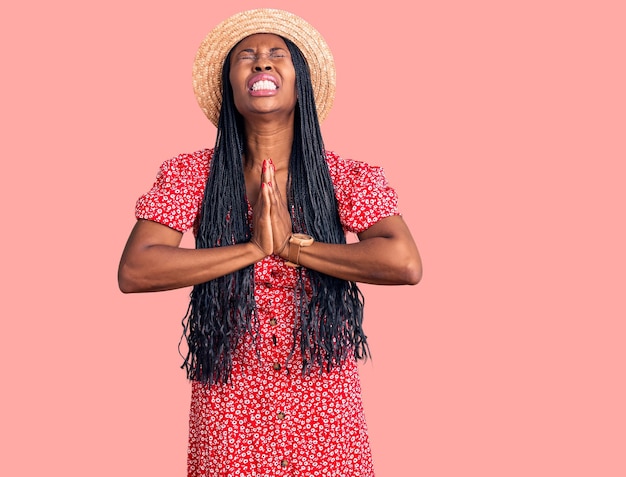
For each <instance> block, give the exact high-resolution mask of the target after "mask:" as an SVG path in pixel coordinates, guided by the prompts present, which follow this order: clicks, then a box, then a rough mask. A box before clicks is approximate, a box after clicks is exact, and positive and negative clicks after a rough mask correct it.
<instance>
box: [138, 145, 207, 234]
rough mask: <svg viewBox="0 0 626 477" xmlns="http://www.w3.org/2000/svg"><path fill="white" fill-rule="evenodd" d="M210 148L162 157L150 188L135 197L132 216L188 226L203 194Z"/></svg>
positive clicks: (181, 228)
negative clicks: (135, 202) (169, 157)
mask: <svg viewBox="0 0 626 477" xmlns="http://www.w3.org/2000/svg"><path fill="white" fill-rule="evenodd" d="M211 152H212V151H210V150H204V151H198V152H195V153H193V154H181V155H179V156H177V157H174V158H172V159H169V160H167V161H165V162H164V163H163V164H162V165H161V168H160V169H159V172H158V174H157V177H156V181H155V182H154V185H153V186H152V188H151V189H150V190H149V191H148V192H147V193H146V194H144V195H142V196H141V197H140V198H139V199H138V200H137V204H136V206H135V217H137V219H145V220H151V221H153V222H158V223H160V224H163V225H166V226H168V227H170V228H172V229H174V230H178V231H179V232H186V231H187V230H189V229H191V228H192V227H193V226H194V224H195V221H196V218H197V216H198V210H199V209H200V204H201V203H202V199H203V196H204V188H205V185H206V179H207V175H208V167H209V160H210V157H211Z"/></svg>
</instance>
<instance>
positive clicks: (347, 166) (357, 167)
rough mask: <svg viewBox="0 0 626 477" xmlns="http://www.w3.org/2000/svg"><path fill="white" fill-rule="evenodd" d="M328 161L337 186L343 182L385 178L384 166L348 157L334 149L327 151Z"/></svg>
mask: <svg viewBox="0 0 626 477" xmlns="http://www.w3.org/2000/svg"><path fill="white" fill-rule="evenodd" d="M326 163H327V164H328V169H329V171H330V176H331V178H332V180H333V183H334V184H335V187H339V186H341V184H342V183H343V182H346V181H347V182H349V183H350V182H351V183H354V181H355V180H357V179H359V180H360V181H372V180H373V181H376V180H380V179H381V178H382V179H383V180H384V170H383V168H382V167H378V166H374V165H370V164H368V163H367V162H364V161H359V160H356V159H347V158H345V157H342V156H340V155H339V154H337V153H336V152H334V151H326Z"/></svg>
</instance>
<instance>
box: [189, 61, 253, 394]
mask: <svg viewBox="0 0 626 477" xmlns="http://www.w3.org/2000/svg"><path fill="white" fill-rule="evenodd" d="M229 59H230V56H229V57H228V58H227V59H226V62H225V64H224V69H223V72H222V83H223V85H224V98H225V100H224V101H223V104H224V106H223V107H222V110H221V113H220V118H219V124H218V134H217V139H216V143H215V150H214V153H213V157H212V159H211V164H210V172H209V176H208V178H207V185H206V188H205V191H204V199H203V201H202V206H201V210H200V217H199V227H198V232H197V236H196V248H212V247H220V246H228V245H234V244H237V243H244V242H248V241H249V240H250V237H251V232H250V226H249V224H248V208H247V201H246V188H245V182H244V180H243V164H242V160H241V158H242V153H243V133H242V130H243V128H242V127H241V123H240V120H239V118H238V113H237V112H236V110H235V107H234V102H233V100H232V88H231V86H230V81H229V80H228V75H229V71H230V61H229ZM228 98H230V99H228ZM256 316H257V314H256V307H255V302H254V266H253V265H250V266H248V267H245V268H243V269H241V270H238V271H236V272H233V273H230V274H228V275H224V276H222V277H218V278H216V279H214V280H211V281H209V282H205V283H201V284H199V285H196V286H194V287H193V290H192V292H191V300H190V304H189V309H188V310H187V315H186V316H185V319H184V320H183V328H184V331H183V335H184V336H186V338H187V343H188V353H187V356H186V358H185V361H184V363H183V367H184V368H185V369H186V370H187V377H188V378H189V379H193V380H197V381H202V382H204V383H209V384H215V383H224V382H227V381H228V378H229V377H230V372H231V370H232V354H233V352H234V350H235V349H236V348H237V344H238V343H239V340H240V339H241V338H242V337H243V335H244V334H245V333H248V332H254V331H256V326H257V322H256Z"/></svg>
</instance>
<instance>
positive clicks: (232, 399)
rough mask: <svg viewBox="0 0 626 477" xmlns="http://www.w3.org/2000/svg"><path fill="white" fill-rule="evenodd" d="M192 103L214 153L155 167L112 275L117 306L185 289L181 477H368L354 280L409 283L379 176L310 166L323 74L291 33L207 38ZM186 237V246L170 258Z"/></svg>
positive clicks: (298, 22) (390, 197) (406, 255)
mask: <svg viewBox="0 0 626 477" xmlns="http://www.w3.org/2000/svg"><path fill="white" fill-rule="evenodd" d="M194 88H195V93H196V96H197V98H198V101H199V103H200V106H201V107H202V109H203V110H204V112H205V114H206V115H207V117H208V118H209V119H210V120H211V121H212V122H213V123H214V124H216V126H217V128H218V135H217V140H216V144H215V148H214V149H206V150H202V151H198V152H196V153H193V154H182V155H180V156H178V157H176V158H173V159H171V160H169V161H166V162H165V163H164V164H163V166H162V167H161V170H160V172H159V175H158V177H157V181H156V182H155V185H154V187H153V188H152V189H151V191H149V192H148V193H147V194H145V195H144V196H142V197H141V198H140V199H139V201H138V203H137V209H136V215H137V218H138V221H137V223H136V225H135V227H134V229H133V231H132V233H131V235H130V238H129V240H128V243H127V245H126V248H125V250H124V253H123V255H122V259H121V262H120V269H119V284H120V289H121V290H122V291H123V292H126V293H128V292H146V291H156V290H168V289H173V288H180V287H188V286H193V291H192V294H191V301H190V306H189V310H188V313H187V316H186V317H185V321H184V327H185V337H186V341H187V344H188V348H189V350H188V353H187V356H186V359H185V362H184V364H183V366H184V367H185V369H186V370H187V375H188V377H189V378H190V379H191V380H192V402H191V412H190V438H189V460H188V475H189V476H200V475H208V476H230V477H232V476H246V477H250V476H257V475H258V476H264V477H266V476H274V475H299V476H343V477H351V476H354V477H356V476H359V477H365V476H372V475H373V469H372V460H371V454H370V449H369V443H368V438H367V432H366V425H365V420H364V417H363V408H362V403H361V395H360V385H359V377H358V372H357V365H356V360H357V359H358V358H364V357H366V356H367V354H368V348H367V343H366V337H365V334H364V333H363V329H362V326H361V324H362V309H363V301H362V298H361V294H360V292H359V290H358V288H357V286H356V283H355V282H367V283H375V284H416V283H417V282H418V281H419V280H420V277H421V262H420V258H419V254H418V251H417V248H416V246H415V243H414V241H413V239H412V237H411V234H410V232H409V230H408V228H407V226H406V225H405V223H404V222H403V220H402V218H401V216H400V215H399V213H398V212H397V209H396V204H397V197H396V194H395V192H394V190H393V189H392V188H390V187H389V186H388V185H387V182H386V180H385V178H384V175H383V172H382V170H381V169H380V168H376V167H371V166H368V165H367V164H365V163H362V162H357V161H351V160H346V159H342V158H340V157H339V156H337V155H336V154H334V153H331V152H327V151H325V150H324V146H323V142H322V137H321V134H320V128H319V122H320V121H321V120H322V119H323V118H324V117H325V116H326V114H327V113H328V111H329V109H330V107H331V105H332V100H333V94H334V64H333V60H332V55H331V54H330V51H329V50H328V47H327V45H326V43H325V42H324V40H323V38H322V37H321V36H320V35H319V33H318V32H317V31H316V30H315V29H314V28H313V27H311V25H309V24H308V23H307V22H305V21H304V20H302V19H301V18H299V17H297V16H295V15H293V14H290V13H288V12H284V11H280V10H271V9H260V10H252V11H247V12H242V13H239V14H237V15H234V16H233V17H231V18H229V19H228V20H226V21H224V22H222V23H221V24H220V25H218V26H217V27H216V28H215V29H214V30H212V31H211V32H210V33H209V35H208V36H207V37H206V39H205V40H204V42H203V43H202V45H201V47H200V49H199V50H198V54H197V56H196V61H195V64H194ZM191 228H193V229H194V232H195V234H196V248H195V249H183V248H181V247H180V243H181V238H182V234H183V233H184V232H185V231H187V230H189V229H191ZM346 230H348V231H352V232H355V233H357V234H358V237H359V241H358V242H357V243H353V244H346V240H345V231H346Z"/></svg>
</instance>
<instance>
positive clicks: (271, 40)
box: [233, 33, 287, 51]
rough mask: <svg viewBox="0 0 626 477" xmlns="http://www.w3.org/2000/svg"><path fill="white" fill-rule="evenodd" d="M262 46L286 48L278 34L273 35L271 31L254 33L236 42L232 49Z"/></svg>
mask: <svg viewBox="0 0 626 477" xmlns="http://www.w3.org/2000/svg"><path fill="white" fill-rule="evenodd" d="M262 47H267V48H285V49H287V44H286V43H285V40H283V39H282V38H281V37H280V36H278V35H274V34H273V33H255V34H254V35H250V36H247V37H245V38H244V39H243V40H241V41H240V42H239V43H237V45H236V46H235V47H234V48H233V50H235V51H237V50H243V49H248V48H252V49H257V48H262Z"/></svg>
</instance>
